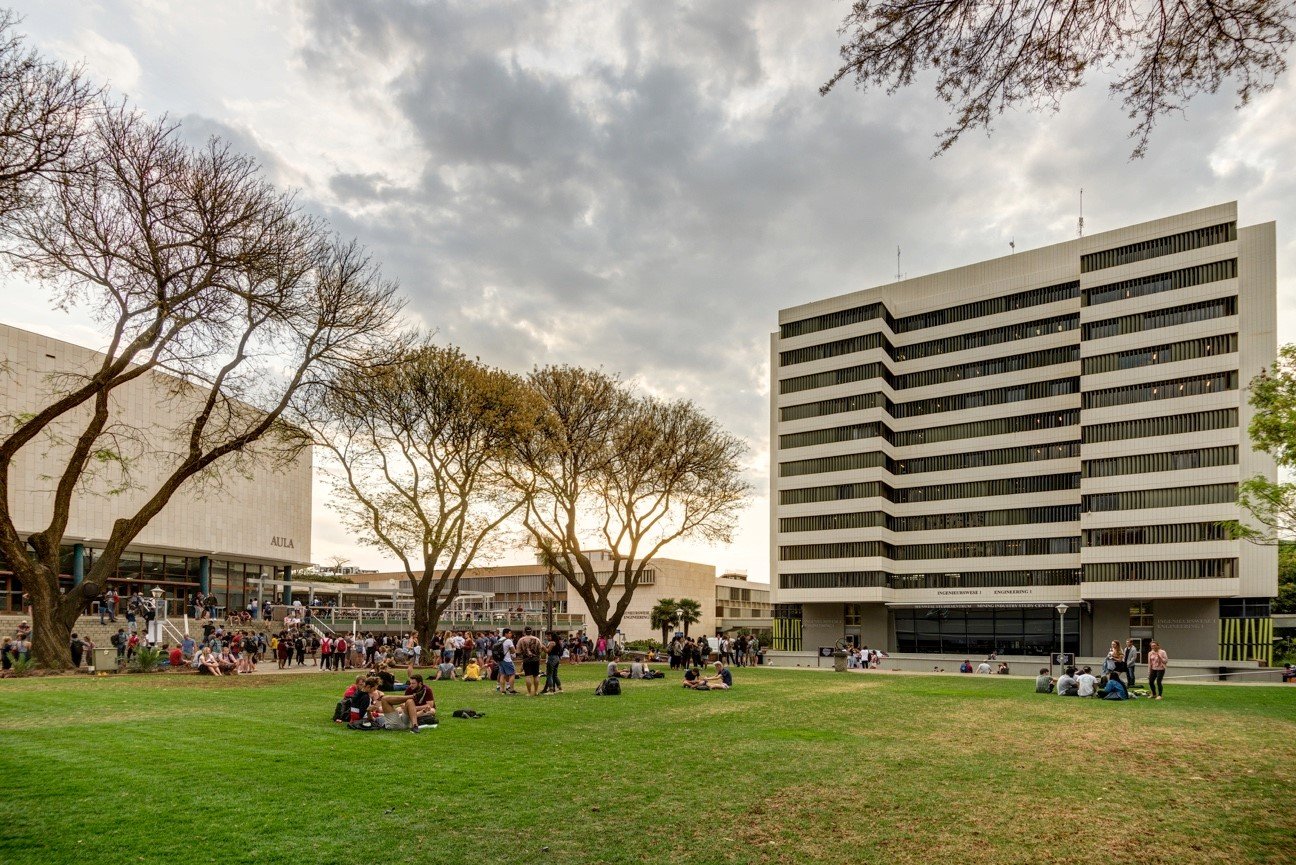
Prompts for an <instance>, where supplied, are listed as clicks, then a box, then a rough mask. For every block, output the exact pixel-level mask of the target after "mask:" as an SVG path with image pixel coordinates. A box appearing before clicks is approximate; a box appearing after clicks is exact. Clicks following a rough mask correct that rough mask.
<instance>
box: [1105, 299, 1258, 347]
mask: <svg viewBox="0 0 1296 865" xmlns="http://www.w3.org/2000/svg"><path fill="white" fill-rule="evenodd" d="M1231 315H1237V297H1236V296H1235V295H1230V296H1228V297H1220V298H1216V299H1215V300H1202V301H1198V302H1197V303H1185V304H1182V305H1180V306H1172V307H1169V308H1167V309H1156V310H1152V311H1151V312H1136V313H1134V314H1133V315H1122V316H1121V317H1120V318H1105V319H1103V320H1102V321H1092V322H1089V323H1088V324H1086V325H1085V326H1084V329H1083V336H1084V339H1086V340H1090V339H1106V338H1107V337H1110V336H1121V335H1123V334H1127V333H1142V332H1143V331H1145V330H1157V329H1158V328H1162V327H1177V326H1179V325H1183V324H1191V323H1192V322H1194V321H1208V320H1210V319H1213V318H1227V317H1229V316H1231Z"/></svg>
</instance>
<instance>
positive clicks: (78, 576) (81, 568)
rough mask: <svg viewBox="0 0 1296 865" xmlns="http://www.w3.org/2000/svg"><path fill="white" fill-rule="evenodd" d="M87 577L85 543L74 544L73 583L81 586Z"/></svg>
mask: <svg viewBox="0 0 1296 865" xmlns="http://www.w3.org/2000/svg"><path fill="white" fill-rule="evenodd" d="M84 579H85V544H73V545H72V585H74V586H79V585H81V582H82V581H83V580H84Z"/></svg>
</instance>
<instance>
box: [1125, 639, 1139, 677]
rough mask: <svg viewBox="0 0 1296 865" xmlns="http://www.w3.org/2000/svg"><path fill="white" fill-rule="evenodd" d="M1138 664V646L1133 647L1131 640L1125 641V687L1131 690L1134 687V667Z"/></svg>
mask: <svg viewBox="0 0 1296 865" xmlns="http://www.w3.org/2000/svg"><path fill="white" fill-rule="evenodd" d="M1138 662H1139V650H1138V646H1136V645H1134V641H1133V640H1126V641H1125V687H1126V688H1129V689H1132V688H1133V687H1134V667H1135V665H1136V664H1138Z"/></svg>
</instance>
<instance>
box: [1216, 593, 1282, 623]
mask: <svg viewBox="0 0 1296 865" xmlns="http://www.w3.org/2000/svg"><path fill="white" fill-rule="evenodd" d="M1271 609H1272V602H1271V601H1270V599H1269V598H1223V599H1222V600H1220V602H1219V615H1220V618H1221V619H1267V618H1269V616H1270V614H1271V612H1270V611H1271Z"/></svg>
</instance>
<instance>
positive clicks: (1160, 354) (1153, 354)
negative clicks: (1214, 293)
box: [1080, 333, 1238, 375]
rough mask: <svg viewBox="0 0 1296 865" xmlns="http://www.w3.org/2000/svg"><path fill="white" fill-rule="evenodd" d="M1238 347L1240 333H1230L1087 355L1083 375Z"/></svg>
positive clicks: (1197, 355)
mask: <svg viewBox="0 0 1296 865" xmlns="http://www.w3.org/2000/svg"><path fill="white" fill-rule="evenodd" d="M1237 350H1238V336H1237V334H1236V333H1228V334H1221V335H1220V336H1207V337H1202V338H1201V339H1189V340H1185V341H1184V342H1172V343H1168V344H1166V345H1154V346H1150V347H1148V348H1132V349H1129V350H1127V351H1116V352H1112V353H1111V354H1099V355H1095V356H1094V357H1086V358H1085V359H1084V361H1083V362H1082V367H1081V370H1080V371H1081V372H1082V373H1083V374H1084V375H1095V374H1097V373H1103V372H1115V371H1117V370H1122V369H1135V368H1137V367H1141V366H1154V365H1156V364H1159V363H1175V362H1176V361H1181V360H1194V359H1196V358H1199V357H1217V356H1219V355H1221V354H1232V353H1233V352H1235V351H1237Z"/></svg>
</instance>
